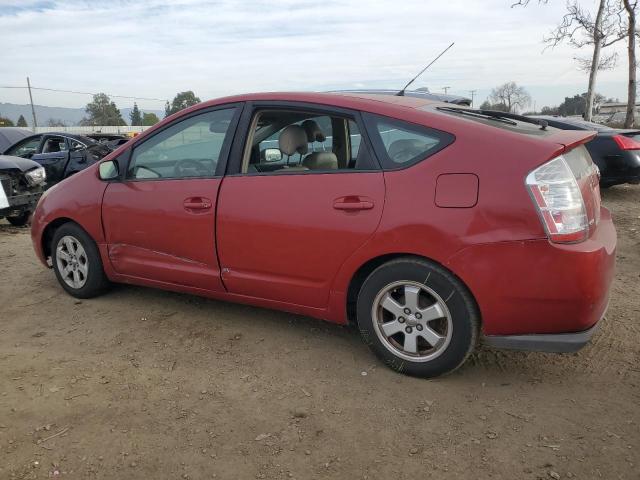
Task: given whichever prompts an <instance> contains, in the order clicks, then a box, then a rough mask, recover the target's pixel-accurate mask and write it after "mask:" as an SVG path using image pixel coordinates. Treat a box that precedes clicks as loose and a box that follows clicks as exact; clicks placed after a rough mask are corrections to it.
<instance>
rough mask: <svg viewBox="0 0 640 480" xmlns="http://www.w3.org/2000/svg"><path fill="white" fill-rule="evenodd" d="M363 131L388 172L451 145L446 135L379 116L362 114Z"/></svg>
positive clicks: (448, 135)
mask: <svg viewBox="0 0 640 480" xmlns="http://www.w3.org/2000/svg"><path fill="white" fill-rule="evenodd" d="M365 118H366V122H367V130H369V133H370V136H371V137H372V138H371V140H372V142H373V144H374V147H375V149H376V153H377V154H378V157H380V160H381V162H382V166H383V167H384V168H385V169H387V170H389V169H391V170H392V169H398V168H404V167H407V166H409V165H413V164H414V163H417V162H419V161H421V160H424V159H425V158H427V157H428V156H430V155H433V154H434V153H436V152H438V151H440V150H442V149H443V148H444V147H446V146H447V145H449V144H451V143H452V142H453V140H454V139H455V137H454V136H453V135H451V134H449V133H446V132H442V131H439V130H434V129H431V128H427V127H421V126H420V125H416V124H413V123H408V122H402V121H399V120H395V119H392V118H387V117H383V116H379V115H366V116H365Z"/></svg>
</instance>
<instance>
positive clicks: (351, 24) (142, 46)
mask: <svg viewBox="0 0 640 480" xmlns="http://www.w3.org/2000/svg"><path fill="white" fill-rule="evenodd" d="M513 2H514V0H447V1H441V0H437V1H434V0H402V1H398V0H395V1H375V0H367V1H347V0H343V1H334V0H323V1H317V0H313V1H311V0H299V1H293V0H271V1H261V0H247V1H241V0H237V1H217V0H213V1H206V0H175V1H160V0H131V1H124V0H122V1H120V0H111V1H94V0H66V1H62V0H21V1H16V0H0V45H2V53H1V55H0V87H6V86H25V85H26V77H27V76H29V77H30V80H31V83H32V85H33V86H36V87H44V88H53V89H63V90H74V91H80V92H93V93H96V92H106V93H109V94H113V95H123V96H133V97H136V99H137V100H136V101H137V103H138V105H139V106H140V107H141V108H143V109H145V108H146V109H161V108H163V104H164V99H171V98H173V96H174V95H175V94H176V93H177V92H179V91H184V90H193V91H194V92H195V93H196V95H198V96H199V97H200V98H201V99H202V100H205V99H210V98H216V97H220V96H225V95H230V94H237V93H244V92H256V91H292V90H306V91H324V90H334V89H354V88H358V89H361V88H390V89H396V88H397V89H400V88H401V87H402V86H403V85H404V84H405V83H406V82H407V81H409V79H411V78H412V77H413V76H414V75H415V74H416V73H417V72H419V71H420V70H421V69H422V68H423V67H424V66H425V65H426V64H427V63H429V62H430V61H431V60H432V59H433V58H434V57H435V56H436V55H437V54H438V53H439V52H440V51H442V50H443V49H444V48H446V47H447V45H449V44H450V43H451V42H455V45H454V46H453V48H451V50H449V51H448V52H447V53H446V54H445V55H444V56H443V57H442V58H440V60H438V61H437V62H436V63H435V64H434V65H433V66H432V67H431V68H430V69H429V70H427V72H425V73H424V74H423V75H422V76H421V77H420V78H419V79H418V80H417V81H416V83H415V84H414V85H413V87H415V88H417V87H428V88H429V89H430V90H431V91H433V92H443V89H444V87H450V88H448V92H449V93H450V94H456V95H463V96H470V90H476V91H477V93H476V97H475V98H476V105H478V104H479V103H478V101H480V102H481V101H482V100H484V99H485V98H486V97H487V95H488V94H489V93H490V91H491V89H492V88H493V87H495V86H497V85H499V84H502V83H504V82H507V81H515V82H516V83H518V84H519V85H522V86H524V87H525V88H526V89H527V90H528V91H529V93H530V94H531V96H532V98H533V101H534V102H535V105H534V104H533V103H532V105H531V107H534V106H535V107H537V108H538V109H540V108H541V106H543V105H557V104H559V103H560V102H562V100H563V99H564V97H565V96H572V95H574V94H576V93H580V92H584V91H586V89H587V74H586V73H584V72H581V71H580V70H578V68H577V64H576V62H575V61H574V60H573V59H574V57H576V56H582V57H587V56H589V53H590V52H589V50H588V49H585V50H575V49H573V48H571V47H568V46H559V47H556V48H554V49H549V48H547V49H545V45H544V44H543V43H542V38H543V36H544V35H545V34H547V33H548V32H549V31H550V30H551V29H552V28H553V27H554V25H555V24H556V23H557V22H558V21H559V20H560V19H561V17H562V14H563V13H564V8H565V7H564V5H565V2H564V1H563V0H551V1H550V2H549V3H550V5H538V2H536V1H535V0H532V1H531V4H530V5H529V6H528V7H526V8H522V7H516V8H511V4H512V3H513ZM581 3H582V4H583V5H584V6H585V7H589V8H593V7H594V5H595V0H581ZM609 51H610V52H614V51H616V52H619V59H618V64H617V66H616V68H615V69H614V70H612V71H607V72H601V73H600V74H599V78H598V85H597V91H598V92H600V93H602V94H604V95H606V96H608V97H614V98H615V97H617V98H619V99H621V100H623V101H624V100H625V99H626V71H627V63H626V53H625V45H624V42H619V43H618V44H617V45H615V46H614V47H611V49H610V50H609ZM142 98H152V99H158V100H144V99H142ZM89 100H90V96H89V95H78V94H67V93H53V92H47V91H41V90H36V91H34V103H36V104H40V105H48V106H59V107H82V106H84V105H85V104H86V103H87V102H88V101H89ZM113 100H114V101H115V102H116V103H117V104H118V106H119V107H121V108H125V107H130V106H132V104H133V101H134V100H133V99H121V98H113ZM0 102H11V103H20V104H25V103H28V94H27V92H26V90H24V89H15V88H14V89H9V88H0Z"/></svg>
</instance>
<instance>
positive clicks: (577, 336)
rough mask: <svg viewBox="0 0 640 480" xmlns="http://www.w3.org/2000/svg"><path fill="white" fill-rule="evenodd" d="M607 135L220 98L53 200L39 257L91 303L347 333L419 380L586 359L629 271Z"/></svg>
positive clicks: (308, 100)
mask: <svg viewBox="0 0 640 480" xmlns="http://www.w3.org/2000/svg"><path fill="white" fill-rule="evenodd" d="M593 135H594V133H593V132H585V131H569V130H556V129H554V128H552V127H550V126H548V125H547V124H546V122H544V121H540V120H532V119H529V118H526V117H520V116H518V115H513V114H507V113H501V112H494V111H486V110H474V109H469V108H465V107H460V106H455V105H451V104H444V103H437V102H433V101H429V100H426V99H423V98H415V97H411V96H391V95H375V94H363V93H342V94H335V93H334V94H322V93H267V94H253V95H241V96H235V97H228V98H222V99H218V100H213V101H210V102H205V103H201V104H198V105H196V106H194V107H191V108H189V109H186V110H183V111H181V112H179V113H177V114H175V115H172V116H170V117H168V118H167V119H165V120H164V121H162V122H161V123H159V124H158V125H156V126H154V127H153V128H151V129H149V130H147V131H146V132H145V133H144V134H142V135H139V136H138V137H136V138H134V139H132V140H131V141H129V142H128V143H126V144H124V145H123V146H121V147H120V148H119V149H118V150H116V151H114V152H113V153H112V154H110V155H109V156H107V157H105V158H104V160H103V161H102V162H101V163H99V164H96V165H94V166H91V167H89V168H87V169H86V170H83V171H82V172H80V173H78V174H76V175H74V176H73V177H71V178H69V179H67V180H64V181H63V182H61V183H60V184H58V185H56V186H54V187H53V188H51V189H49V190H48V191H47V192H46V193H45V194H44V195H43V196H42V198H41V200H40V202H39V204H38V207H37V209H36V211H35V213H34V217H33V223H32V232H31V233H32V237H33V244H34V247H35V250H36V252H37V254H38V257H40V259H41V260H42V262H43V263H44V264H46V265H48V266H50V267H52V268H53V270H54V272H55V275H56V277H57V278H58V281H59V282H60V285H61V286H62V288H63V289H64V290H66V291H67V292H68V293H69V294H71V295H73V296H75V297H79V298H89V297H93V296H96V295H98V294H100V293H102V292H104V291H105V289H106V288H107V287H108V285H109V284H110V283H111V282H118V283H131V284H136V285H145V286H150V287H158V288H164V289H167V290H175V291H180V292H188V293H193V294H197V295H203V296H207V297H211V298H216V299H220V300H229V301H234V302H242V303H249V304H253V305H258V306H262V307H268V308H275V309H280V310H286V311H289V312H294V313H298V314H303V315H310V316H313V317H317V318H321V319H325V320H328V321H331V322H335V323H342V324H346V323H351V324H353V325H357V327H358V328H359V330H360V332H361V334H362V338H363V339H364V341H365V342H366V343H367V344H368V345H369V346H370V347H371V349H372V350H373V351H374V352H375V353H376V354H377V355H378V356H379V357H380V358H381V359H382V360H383V361H384V362H385V363H386V364H387V365H389V366H390V367H391V368H393V369H395V370H397V371H401V372H405V373H408V374H411V375H417V376H422V377H432V376H436V375H440V374H443V373H446V372H450V371H452V370H454V369H456V368H457V367H459V366H460V365H461V364H462V363H463V362H464V360H465V359H466V358H467V356H468V355H469V354H470V353H471V352H472V351H473V349H474V347H475V346H476V344H477V343H478V342H479V341H482V342H485V343H487V344H489V345H492V346H494V347H503V348H514V349H527V350H540V351H555V352H572V351H576V350H577V349H579V348H580V347H582V346H583V345H584V344H585V343H587V342H588V340H589V338H590V337H591V336H592V334H593V332H594V330H595V327H596V324H597V323H598V321H599V320H600V319H601V317H602V316H603V315H604V313H605V311H606V308H607V303H608V298H609V288H610V284H611V281H612V278H613V274H614V264H615V247H616V232H615V229H614V226H613V223H612V220H611V216H610V214H609V212H608V210H606V209H605V208H603V207H601V205H600V193H599V187H598V176H599V174H598V170H597V168H596V167H595V166H594V164H593V163H592V161H591V158H590V157H589V154H588V152H587V150H586V149H585V148H584V146H583V144H584V143H585V142H587V141H588V140H590V139H591V138H592V137H593Z"/></svg>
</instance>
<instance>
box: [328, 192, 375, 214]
mask: <svg viewBox="0 0 640 480" xmlns="http://www.w3.org/2000/svg"><path fill="white" fill-rule="evenodd" d="M373 206H374V204H373V200H371V199H370V198H367V197H359V196H355V195H354V196H348V197H341V198H337V199H336V200H335V201H334V202H333V208H335V209H336V210H347V211H355V210H371V209H372V208H373Z"/></svg>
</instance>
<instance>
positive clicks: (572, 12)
mask: <svg viewBox="0 0 640 480" xmlns="http://www.w3.org/2000/svg"><path fill="white" fill-rule="evenodd" d="M622 11H623V9H622V8H621V7H620V4H619V0H599V1H598V9H597V11H596V13H595V16H594V15H593V14H592V13H591V12H590V11H588V10H586V9H584V8H583V7H582V6H580V4H579V3H578V2H577V0H569V1H568V2H567V13H565V15H564V16H563V17H562V21H561V22H560V24H559V25H558V26H557V27H556V28H555V29H554V30H553V31H552V32H551V33H550V34H549V35H548V36H546V37H544V39H543V41H544V42H545V43H546V44H547V45H548V46H550V47H555V46H557V45H559V44H561V43H568V44H569V45H571V46H572V47H575V48H582V47H585V46H588V45H589V46H593V53H592V56H591V63H590V69H589V88H588V90H587V97H586V99H585V111H584V118H585V120H591V117H592V115H593V98H594V94H595V85H596V76H597V72H598V70H599V69H600V68H601V65H602V62H601V53H602V49H603V48H606V47H608V46H610V45H612V44H614V43H616V42H617V41H619V40H622V38H624V37H625V36H626V34H625V35H623V34H621V31H620V24H621V23H622ZM605 63H607V62H605Z"/></svg>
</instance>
